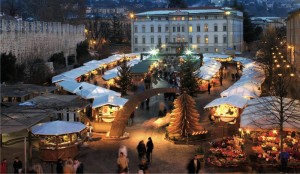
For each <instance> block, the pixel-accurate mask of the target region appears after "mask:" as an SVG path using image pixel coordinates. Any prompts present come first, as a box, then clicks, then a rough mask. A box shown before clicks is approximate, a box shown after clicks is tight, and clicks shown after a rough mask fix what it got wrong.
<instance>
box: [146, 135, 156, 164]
mask: <svg viewBox="0 0 300 174" xmlns="http://www.w3.org/2000/svg"><path fill="white" fill-rule="evenodd" d="M146 148H147V151H146V158H147V162H148V163H151V162H152V151H153V149H154V145H153V142H152V139H151V137H149V138H148V142H147V144H146Z"/></svg>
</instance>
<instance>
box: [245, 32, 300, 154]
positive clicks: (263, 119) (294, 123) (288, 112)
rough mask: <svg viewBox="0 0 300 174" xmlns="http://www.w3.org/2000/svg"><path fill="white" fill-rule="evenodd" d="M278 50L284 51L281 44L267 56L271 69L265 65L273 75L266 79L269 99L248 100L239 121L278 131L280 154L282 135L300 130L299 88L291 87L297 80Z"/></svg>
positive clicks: (282, 142) (273, 48)
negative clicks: (268, 86)
mask: <svg viewBox="0 0 300 174" xmlns="http://www.w3.org/2000/svg"><path fill="white" fill-rule="evenodd" d="M273 32H274V31H273ZM269 39H270V40H271V38H269ZM270 40H269V41H270ZM274 42H277V41H274V40H273V42H272V43H271V44H274ZM266 45H267V44H266ZM266 47H268V46H266ZM269 47H270V46H269ZM280 48H283V47H282V45H281V44H279V45H277V46H275V45H274V46H273V47H270V50H269V52H267V54H269V55H268V56H270V58H269V59H268V62H269V63H270V64H271V65H272V66H271V65H270V64H266V67H267V68H268V69H267V70H269V71H271V73H272V78H271V79H270V77H269V80H270V81H269V83H270V88H269V90H268V91H267V95H269V96H268V97H262V98H257V99H254V100H251V101H250V102H249V103H248V107H247V108H246V109H245V110H244V112H243V114H242V115H241V119H242V120H246V117H248V118H249V120H251V121H250V124H252V125H255V126H256V127H258V128H261V129H267V130H268V129H279V135H280V153H281V152H282V151H283V150H284V149H283V144H284V141H283V140H284V137H283V136H284V131H285V130H287V129H299V128H300V114H299V113H300V102H299V100H297V99H299V92H300V89H299V85H298V87H296V88H294V86H293V85H292V84H295V83H297V80H298V79H297V78H296V76H295V75H294V73H293V70H292V69H291V66H290V65H289V63H288V62H287V60H286V55H284V54H283V53H282V52H281V49H280ZM271 56H272V57H271ZM269 75H270V74H269ZM250 115H251V116H250ZM242 122H243V121H242Z"/></svg>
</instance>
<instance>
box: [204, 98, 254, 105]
mask: <svg viewBox="0 0 300 174" xmlns="http://www.w3.org/2000/svg"><path fill="white" fill-rule="evenodd" d="M247 102H248V100H247V99H245V98H243V97H240V96H238V95H231V96H228V97H223V98H217V99H215V100H213V101H212V102H210V103H209V104H207V105H206V106H205V107H204V108H211V107H215V106H220V105H223V104H228V105H231V106H235V107H237V108H244V107H245V106H246V104H247Z"/></svg>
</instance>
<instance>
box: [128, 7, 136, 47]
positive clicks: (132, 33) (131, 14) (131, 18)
mask: <svg viewBox="0 0 300 174" xmlns="http://www.w3.org/2000/svg"><path fill="white" fill-rule="evenodd" d="M129 17H130V20H131V52H133V45H134V43H133V38H134V31H133V29H134V26H133V25H134V21H133V19H134V17H135V15H134V13H130V14H129Z"/></svg>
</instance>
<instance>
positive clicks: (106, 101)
mask: <svg viewBox="0 0 300 174" xmlns="http://www.w3.org/2000/svg"><path fill="white" fill-rule="evenodd" d="M127 101H128V100H127V99H124V98H121V97H118V96H113V95H103V96H99V97H96V98H95V99H94V101H93V106H92V108H97V107H101V106H104V105H113V106H124V104H125V103H126V102H127Z"/></svg>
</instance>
